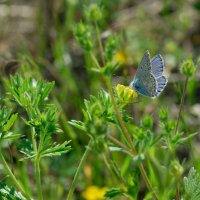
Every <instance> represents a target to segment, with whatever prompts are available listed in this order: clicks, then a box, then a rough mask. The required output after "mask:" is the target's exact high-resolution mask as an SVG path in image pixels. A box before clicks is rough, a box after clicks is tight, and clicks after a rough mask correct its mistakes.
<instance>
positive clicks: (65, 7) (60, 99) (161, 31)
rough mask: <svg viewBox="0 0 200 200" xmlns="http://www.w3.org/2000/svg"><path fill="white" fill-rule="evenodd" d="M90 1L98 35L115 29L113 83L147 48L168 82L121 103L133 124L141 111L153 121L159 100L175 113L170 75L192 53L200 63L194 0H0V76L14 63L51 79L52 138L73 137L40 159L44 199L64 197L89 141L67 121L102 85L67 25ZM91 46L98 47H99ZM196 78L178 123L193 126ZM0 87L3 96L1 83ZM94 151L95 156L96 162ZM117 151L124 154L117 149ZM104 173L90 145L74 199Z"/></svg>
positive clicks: (103, 183) (199, 4)
mask: <svg viewBox="0 0 200 200" xmlns="http://www.w3.org/2000/svg"><path fill="white" fill-rule="evenodd" d="M95 2H96V3H98V4H99V5H100V6H101V8H102V12H103V16H104V17H103V20H102V22H101V24H100V28H101V33H100V34H101V39H102V41H103V42H105V41H106V39H107V38H108V36H109V35H112V34H113V35H114V34H115V35H117V36H118V37H119V45H118V50H117V52H116V55H115V59H116V60H117V61H118V62H119V63H120V64H121V67H120V68H119V69H118V71H117V72H116V74H114V75H113V86H115V85H116V84H117V83H124V84H126V85H128V84H129V81H130V80H131V79H132V78H133V76H134V73H135V71H136V69H137V65H138V63H139V62H140V60H141V58H142V56H143V54H144V53H145V51H146V50H149V51H150V53H151V56H154V55H155V54H158V53H160V54H161V55H162V56H163V58H164V62H165V73H166V74H167V77H168V78H169V82H168V85H167V87H166V89H165V90H164V92H163V93H162V94H161V96H160V97H159V98H158V99H155V100H153V101H152V100H150V99H148V98H142V97H141V98H140V99H139V100H138V102H137V103H135V104H132V105H129V106H128V111H129V112H130V113H131V116H132V117H133V123H135V124H138V123H139V122H140V119H141V116H143V115H144V114H152V115H153V116H154V118H155V122H154V123H155V126H156V123H157V121H156V119H157V118H158V116H157V111H158V109H159V106H160V107H161V106H167V107H168V108H169V111H170V115H171V116H172V117H174V118H175V117H176V116H177V112H178V105H179V104H180V97H181V95H180V94H181V87H180V86H179V85H178V84H177V83H182V81H183V77H182V76H181V75H180V73H179V67H180V64H181V62H182V61H183V60H184V59H185V58H187V57H188V56H192V57H193V59H194V60H195V62H197V65H199V63H200V57H199V55H200V1H199V0H191V1H189V0H186V1H185V0H177V1H173V0H162V1H159V0H146V1H136V0H113V1H107V0H93V1H92V0H91V1H90V0H80V1H78V0H59V1H58V0H35V1H34V0H29V1H25V0H16V1H11V0H1V1H0V24H1V28H0V73H1V77H2V78H3V77H9V75H10V74H13V73H15V72H16V71H17V72H20V73H22V74H23V75H24V76H33V77H36V78H38V79H45V80H48V81H55V84H56V87H55V89H54V90H53V94H52V96H51V98H52V101H54V103H56V104H57V106H58V107H59V109H60V110H61V117H60V123H61V126H62V129H63V130H64V134H61V135H60V136H59V138H58V140H60V141H64V140H66V139H67V140H68V139H71V140H72V148H73V149H72V151H71V152H70V153H69V154H67V155H66V156H62V157H57V158H54V159H46V160H45V162H42V164H41V168H42V176H43V189H44V191H45V192H44V199H52V200H53V199H56V198H57V199H64V197H66V195H67V193H68V191H69V187H70V184H71V182H72V179H73V176H74V173H75V171H76V168H77V166H78V163H79V161H80V158H81V156H82V154H83V152H84V150H85V145H87V143H88V141H89V138H88V136H87V135H85V134H84V133H82V132H80V131H79V130H76V129H75V128H73V127H72V126H70V125H69V124H68V123H67V122H68V120H71V119H77V120H79V119H82V118H83V116H82V108H83V105H84V99H88V98H89V95H90V94H93V95H96V94H97V93H98V91H99V90H100V89H101V88H104V87H105V85H104V84H103V83H102V81H101V80H100V78H99V77H98V76H97V75H95V74H93V73H91V72H90V71H89V70H88V68H87V67H88V66H89V65H90V62H91V61H90V59H88V55H87V52H84V51H83V50H82V49H81V48H80V46H79V44H78V43H77V42H76V40H75V37H74V35H73V27H74V25H75V24H76V23H78V22H79V21H80V20H86V21H87V20H88V19H86V17H85V15H84V11H85V10H87V9H88V8H89V6H90V5H91V3H95ZM94 34H95V33H94ZM96 53H97V55H98V50H97V52H96ZM98 56H99V58H100V55H98ZM199 79H200V74H199V71H197V73H196V76H195V77H193V78H191V79H190V81H189V85H188V88H187V98H186V103H185V108H184V109H185V112H187V115H184V117H183V119H182V122H183V123H182V124H181V126H182V130H184V131H187V130H190V132H195V131H197V130H198V129H199V127H200V124H199V122H200V83H199ZM1 86H2V84H1ZM1 93H2V96H3V94H4V89H3V86H2V90H1ZM158 105H159V106H158ZM22 128H23V127H22ZM21 130H22V129H21ZM199 139H200V138H199V137H198V136H197V137H196V140H195V142H194V146H193V148H195V149H197V152H199V150H200V147H199ZM8 149H9V152H11V154H8V155H7V158H8V159H9V160H10V162H11V163H14V164H16V165H18V166H21V167H20V168H19V169H21V170H22V171H23V170H25V167H23V164H22V163H21V162H18V161H17V160H16V157H17V155H16V154H17V152H16V147H15V145H12V146H11V147H9V148H8ZM11 155H12V156H11ZM97 156H98V157H99V162H96V157H97ZM116 156H119V155H116ZM193 156H194V160H193V162H194V163H196V164H195V165H196V167H197V168H198V169H199V170H200V162H199V161H198V159H195V156H197V155H193ZM180 157H181V159H182V160H183V159H185V158H186V159H188V157H189V152H188V151H187V147H182V148H181V149H180ZM118 159H119V161H123V158H122V157H120V156H119V158H118ZM126 162H127V163H123V164H122V168H123V170H124V171H126V169H127V168H128V166H127V165H128V164H129V163H130V161H128V160H126ZM26 170H27V169H26ZM29 170H30V172H29ZM31 171H32V169H31V168H30V169H28V173H30V174H29V175H30V176H31V174H32V173H31ZM20 173H21V172H20ZM32 175H33V174H32ZM107 176H108V174H107V172H106V171H105V167H104V164H103V162H101V155H98V153H95V152H93V153H92V154H91V155H90V156H89V158H88V160H87V163H86V165H85V167H84V171H83V173H82V174H81V176H80V181H79V183H78V185H77V188H76V192H75V194H76V199H82V198H83V196H82V193H83V191H85V190H86V188H87V187H88V186H90V185H95V186H98V187H100V188H101V187H107V186H108V185H109V184H111V183H112V180H111V179H109V178H107ZM1 178H2V177H1ZM31 184H33V183H30V185H31Z"/></svg>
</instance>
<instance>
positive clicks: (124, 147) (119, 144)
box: [108, 135, 131, 153]
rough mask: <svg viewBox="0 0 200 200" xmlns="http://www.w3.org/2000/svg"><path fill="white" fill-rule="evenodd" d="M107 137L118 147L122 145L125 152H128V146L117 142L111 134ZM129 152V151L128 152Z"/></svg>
mask: <svg viewBox="0 0 200 200" xmlns="http://www.w3.org/2000/svg"><path fill="white" fill-rule="evenodd" d="M108 138H109V139H110V140H111V141H112V142H113V143H114V144H116V145H118V146H119V147H122V148H123V149H125V150H126V151H127V152H130V150H129V148H128V147H127V146H126V145H124V144H122V143H121V142H119V140H117V139H115V138H114V137H113V136H111V135H108ZM130 153H131V152H130Z"/></svg>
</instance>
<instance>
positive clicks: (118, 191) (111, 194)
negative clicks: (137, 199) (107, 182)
mask: <svg viewBox="0 0 200 200" xmlns="http://www.w3.org/2000/svg"><path fill="white" fill-rule="evenodd" d="M123 194H125V191H124V190H123V189H121V188H110V189H109V190H107V191H106V193H105V195H104V197H107V198H109V199H111V198H113V197H117V196H121V195H123Z"/></svg>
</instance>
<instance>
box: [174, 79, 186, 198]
mask: <svg viewBox="0 0 200 200" xmlns="http://www.w3.org/2000/svg"><path fill="white" fill-rule="evenodd" d="M188 80H189V77H186V79H185V83H184V86H183V95H182V97H181V103H180V107H179V112H178V118H177V122H176V127H175V131H174V134H175V135H176V134H177V132H178V125H179V121H180V118H181V112H182V109H183V105H184V100H185V95H186V91H187V84H188ZM176 200H180V194H179V185H178V183H176Z"/></svg>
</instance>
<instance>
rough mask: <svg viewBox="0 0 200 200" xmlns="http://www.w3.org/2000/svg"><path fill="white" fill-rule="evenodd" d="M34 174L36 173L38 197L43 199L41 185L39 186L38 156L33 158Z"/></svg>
mask: <svg viewBox="0 0 200 200" xmlns="http://www.w3.org/2000/svg"><path fill="white" fill-rule="evenodd" d="M35 175H36V185H37V193H38V199H39V200H43V195H42V186H41V176H40V159H39V157H38V156H37V157H36V159H35Z"/></svg>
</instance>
